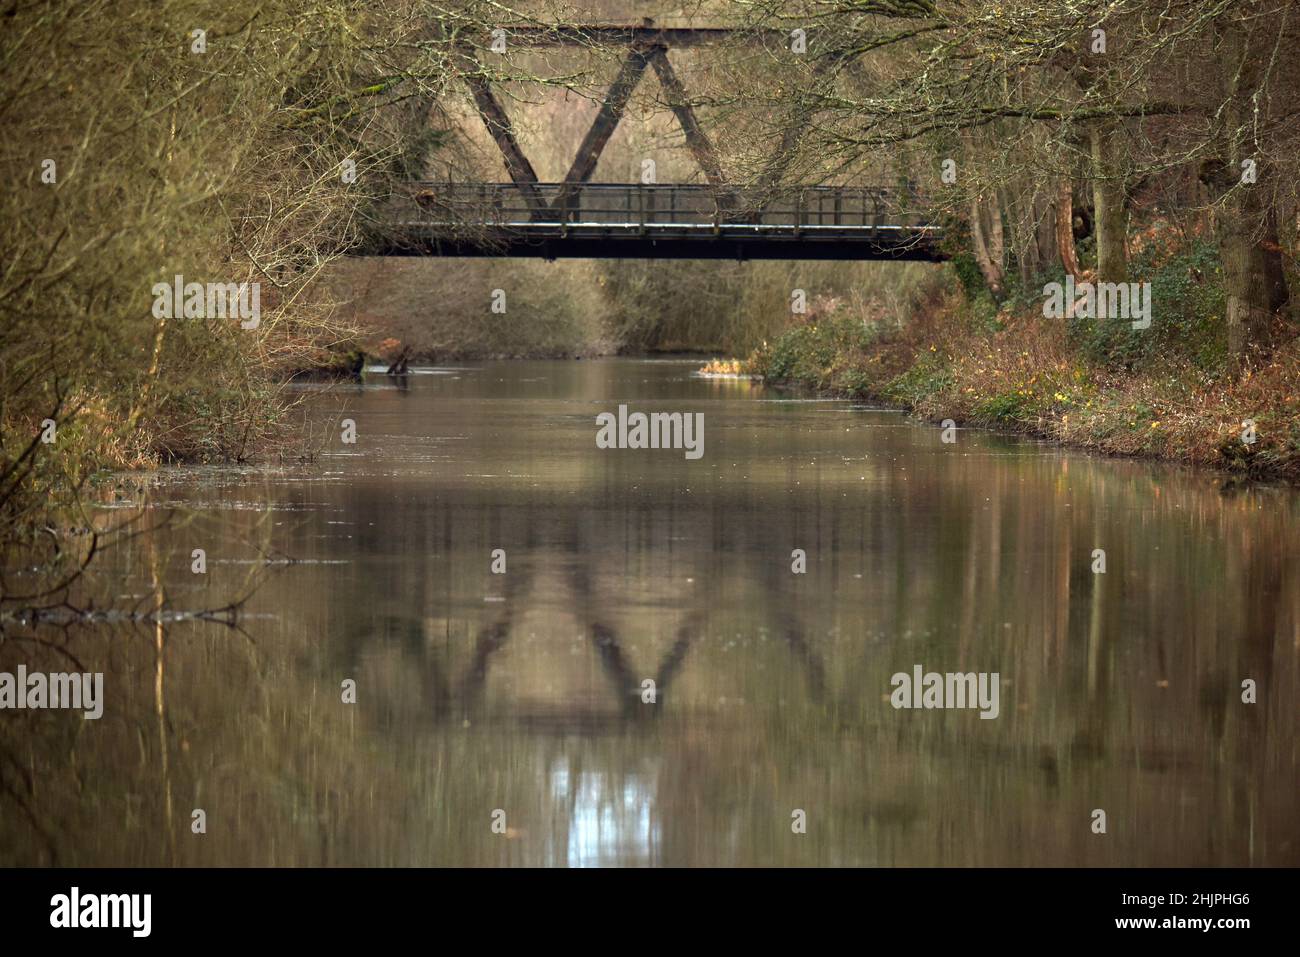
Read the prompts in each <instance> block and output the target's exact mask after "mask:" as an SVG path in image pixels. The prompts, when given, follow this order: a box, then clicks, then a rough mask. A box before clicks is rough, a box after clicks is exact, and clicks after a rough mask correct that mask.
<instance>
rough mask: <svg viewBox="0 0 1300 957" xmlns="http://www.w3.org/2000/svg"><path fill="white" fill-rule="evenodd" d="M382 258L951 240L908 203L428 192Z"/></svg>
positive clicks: (846, 249)
mask: <svg viewBox="0 0 1300 957" xmlns="http://www.w3.org/2000/svg"><path fill="white" fill-rule="evenodd" d="M414 198H415V203H414V204H413V205H412V206H410V207H408V208H406V209H404V210H403V211H402V212H401V213H399V215H398V217H397V219H396V221H395V222H393V223H392V224H391V226H390V229H389V231H388V235H387V236H386V238H384V239H383V240H381V241H380V242H378V244H377V248H375V249H374V250H373V252H374V253H375V254H377V255H387V256H421V255H425V256H427V255H434V256H538V257H543V258H547V259H555V258H602V259H910V260H924V261H936V260H939V259H942V258H944V257H943V254H942V253H941V252H940V250H939V242H940V240H941V239H942V230H941V229H940V228H939V227H937V226H934V225H933V224H931V223H929V222H928V221H927V220H926V219H925V217H924V216H922V215H921V214H919V213H917V212H915V211H914V210H915V208H916V202H915V199H914V197H911V196H910V195H908V194H906V193H904V192H900V191H895V190H890V189H886V188H876V187H838V186H821V187H807V188H802V189H798V190H787V191H782V192H780V193H775V194H767V195H760V194H759V193H757V192H756V191H754V190H746V189H729V188H721V187H714V186H702V185H700V186H696V185H626V184H607V183H537V184H529V183H525V184H521V185H515V184H503V183H484V184H455V185H451V184H435V183H424V184H419V186H418V189H417V191H416V193H415V197H414Z"/></svg>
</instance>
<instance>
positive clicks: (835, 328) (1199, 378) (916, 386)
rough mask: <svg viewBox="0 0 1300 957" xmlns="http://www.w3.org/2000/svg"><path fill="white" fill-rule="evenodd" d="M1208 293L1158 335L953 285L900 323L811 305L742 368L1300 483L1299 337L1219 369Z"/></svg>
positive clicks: (939, 417)
mask: <svg viewBox="0 0 1300 957" xmlns="http://www.w3.org/2000/svg"><path fill="white" fill-rule="evenodd" d="M1155 285H1156V294H1157V301H1159V298H1160V296H1161V293H1162V289H1161V287H1160V285H1159V284H1158V283H1157V284H1155ZM1163 292H1165V293H1169V292H1171V290H1163ZM1213 300H1214V294H1213V290H1212V289H1211V290H1208V291H1206V294H1205V295H1204V296H1203V299H1202V300H1201V301H1195V302H1193V301H1191V300H1190V299H1188V300H1185V301H1184V303H1183V309H1182V311H1181V312H1180V313H1177V314H1175V313H1174V312H1173V311H1172V310H1168V311H1164V312H1163V313H1162V312H1159V311H1158V312H1157V315H1158V316H1159V315H1161V314H1163V315H1165V316H1167V317H1169V316H1175V315H1176V318H1175V319H1172V320H1171V321H1170V325H1169V326H1168V327H1166V328H1164V329H1161V328H1158V323H1159V319H1157V326H1154V327H1153V328H1152V330H1150V332H1151V333H1152V335H1151V336H1150V337H1149V338H1148V339H1147V340H1142V339H1140V338H1138V337H1139V336H1141V333H1139V332H1134V331H1131V330H1129V329H1128V324H1127V323H1120V322H1119V321H1113V322H1112V324H1111V326H1110V327H1105V326H1103V325H1102V324H1101V323H1099V322H1094V323H1083V322H1073V321H1072V322H1066V321H1062V320H1050V319H1044V318H1043V317H1042V311H1041V303H1040V304H1039V305H1038V308H1037V311H1036V312H1035V307H1034V304H1032V303H1029V302H1018V303H1015V302H1013V303H1010V304H1008V305H1005V306H1004V307H1003V308H1001V309H998V310H993V309H991V308H988V305H989V304H987V303H986V304H981V303H979V302H978V301H972V300H971V299H970V298H969V297H968V296H967V295H966V294H965V293H964V292H963V291H962V290H961V289H960V288H958V287H956V286H955V285H952V284H950V285H947V286H940V287H935V288H932V289H930V290H929V291H928V294H927V295H926V296H923V297H921V298H920V299H918V300H917V301H914V302H913V303H912V306H911V313H912V314H911V315H909V316H908V317H907V318H906V320H905V321H903V322H901V323H900V322H898V321H896V320H893V321H891V320H889V319H886V318H884V317H881V316H879V315H875V316H873V315H871V314H869V313H865V312H864V311H863V310H861V309H857V310H851V309H847V308H844V307H843V306H837V307H834V308H831V309H828V310H824V311H820V312H814V313H810V314H809V315H808V316H806V317H802V318H804V319H805V320H806V321H804V322H801V323H800V324H798V325H796V326H793V327H792V328H790V329H788V330H787V331H786V332H785V333H784V334H783V335H781V336H780V337H779V338H777V339H776V340H775V341H774V342H771V343H767V344H764V346H763V347H762V348H760V349H758V350H757V351H756V352H754V353H753V354H752V355H751V356H750V357H749V358H748V360H747V361H745V362H744V364H743V371H745V372H749V373H753V374H756V375H759V376H761V377H762V378H763V379H764V380H765V381H767V382H770V383H773V384H787V385H797V386H801V387H804V388H809V389H812V390H815V391H817V392H818V393H820V394H824V395H833V396H842V397H848V398H861V399H872V400H875V401H884V402H888V403H891V404H894V405H898V406H901V407H903V408H905V409H907V410H909V411H911V412H913V413H915V414H916V415H919V416H922V417H924V418H926V419H929V420H932V421H935V422H941V421H943V420H945V419H951V420H953V421H954V422H956V423H958V424H973V425H979V426H983V427H988V428H995V429H1000V430H1005V431H1010V432H1018V433H1024V434H1032V435H1035V436H1038V437H1041V438H1046V439H1050V440H1053V441H1058V442H1061V443H1063V444H1066V445H1069V446H1072V447H1076V448H1082V449H1089V450H1093V451H1097V452H1102V453H1106V454H1111V455H1126V456H1142V457H1148V458H1155V459H1162V460H1167V461H1175V462H1184V463H1188V464H1193V465H1198V466H1205V467H1211V468H1217V469H1224V470H1227V471H1230V472H1233V473H1236V474H1239V475H1243V476H1245V477H1248V478H1251V479H1258V480H1273V481H1278V480H1280V481H1286V482H1290V483H1300V340H1296V339H1294V338H1292V339H1291V340H1290V341H1284V342H1283V344H1282V345H1280V346H1279V347H1277V348H1276V349H1275V350H1274V351H1273V353H1272V354H1271V355H1270V356H1268V357H1267V358H1266V359H1262V360H1260V361H1258V362H1257V363H1255V364H1254V365H1253V366H1252V367H1250V368H1248V369H1247V370H1246V371H1245V372H1243V373H1242V374H1241V375H1240V376H1239V377H1233V376H1230V375H1228V374H1227V373H1225V372H1219V371H1216V369H1215V366H1216V365H1218V364H1221V363H1220V361H1219V355H1218V353H1217V352H1216V348H1215V343H1214V341H1213V337H1212V336H1207V335H1204V334H1202V330H1203V328H1208V323H1203V322H1202V319H1203V318H1206V319H1208V318H1212V317H1209V316H1203V315H1202V314H1203V313H1207V312H1212V311H1213V305H1214V301H1213ZM982 305H983V308H982ZM1207 307H1208V308H1207Z"/></svg>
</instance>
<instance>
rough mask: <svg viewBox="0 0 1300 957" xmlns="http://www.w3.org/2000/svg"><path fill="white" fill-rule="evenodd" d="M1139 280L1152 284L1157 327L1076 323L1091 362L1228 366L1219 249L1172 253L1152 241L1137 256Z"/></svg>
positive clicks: (1202, 245)
mask: <svg viewBox="0 0 1300 957" xmlns="http://www.w3.org/2000/svg"><path fill="white" fill-rule="evenodd" d="M1130 273H1131V276H1132V281H1134V282H1150V283H1151V326H1150V328H1148V329H1134V328H1133V327H1132V324H1131V323H1129V322H1126V321H1123V320H1115V319H1084V318H1075V319H1072V320H1070V325H1069V328H1070V335H1071V338H1072V339H1073V340H1074V341H1075V342H1076V343H1077V345H1078V347H1079V349H1080V351H1081V353H1082V354H1083V355H1084V356H1085V357H1086V358H1087V359H1088V360H1089V361H1091V362H1094V363H1096V364H1098V365H1102V366H1106V367H1124V368H1129V369H1135V368H1140V367H1149V366H1152V365H1155V364H1158V363H1160V362H1162V361H1167V360H1177V359H1181V360H1187V361H1190V362H1191V363H1192V364H1193V365H1195V366H1196V367H1197V368H1199V369H1202V370H1205V371H1210V372H1213V371H1216V370H1218V369H1219V368H1221V367H1222V364H1223V361H1224V358H1225V356H1226V349H1227V342H1226V338H1225V335H1224V323H1223V316H1224V310H1225V304H1224V294H1223V282H1222V269H1221V268H1220V265H1219V260H1218V254H1217V251H1216V249H1215V246H1214V245H1213V244H1212V243H1209V242H1204V241H1201V242H1197V243H1194V244H1192V245H1191V246H1189V247H1187V248H1186V249H1183V250H1180V251H1178V252H1175V253H1173V254H1172V255H1171V254H1169V252H1168V251H1167V249H1165V248H1164V247H1162V246H1161V245H1160V244H1156V243H1152V244H1150V245H1148V246H1147V247H1146V248H1144V249H1143V250H1142V251H1141V252H1139V253H1138V254H1136V255H1135V256H1133V258H1132V260H1131V262H1130Z"/></svg>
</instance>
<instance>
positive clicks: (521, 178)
mask: <svg viewBox="0 0 1300 957" xmlns="http://www.w3.org/2000/svg"><path fill="white" fill-rule="evenodd" d="M465 85H466V86H468V87H469V91H470V93H471V94H472V95H473V97H474V107H475V109H477V110H478V115H479V118H480V119H482V120H483V125H484V126H486V127H487V131H488V132H489V133H491V134H492V139H493V140H495V141H496V144H497V148H498V149H499V150H501V157H502V159H504V160H505V163H506V172H508V173H509V174H510V180H511V182H513V183H514V184H515V185H516V186H518V187H519V191H520V193H522V194H523V197H524V201H525V202H526V203H527V204H528V208H529V209H530V210H532V211H533V212H534V213H541V212H543V211H544V210H545V209H546V208H547V206H546V203H545V201H544V200H543V199H542V196H541V193H539V192H538V191H537V173H536V171H535V170H534V169H533V164H532V163H530V162H528V157H527V156H525V155H524V151H523V150H522V149H520V148H519V140H517V139H516V138H515V131H514V127H513V126H511V125H510V117H509V116H507V115H506V111H505V110H503V109H502V108H501V104H500V103H499V102H497V98H496V97H495V96H494V95H493V94H492V87H491V85H489V83H488V81H487V80H486V79H484V78H483V76H481V75H480V74H476V73H467V74H466V75H465Z"/></svg>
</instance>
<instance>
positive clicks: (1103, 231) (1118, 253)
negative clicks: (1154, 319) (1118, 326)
mask: <svg viewBox="0 0 1300 957" xmlns="http://www.w3.org/2000/svg"><path fill="white" fill-rule="evenodd" d="M1122 132H1123V126H1122V124H1121V123H1120V122H1119V121H1117V120H1102V121H1099V122H1098V123H1096V124H1094V125H1093V127H1092V129H1091V131H1090V132H1089V141H1090V145H1091V148H1092V204H1093V207H1094V209H1095V215H1096V222H1095V224H1094V228H1095V230H1096V235H1097V279H1098V280H1099V281H1100V282H1127V281H1128V208H1127V203H1126V199H1127V196H1126V195H1125V193H1126V191H1125V189H1124V171H1123V167H1122V165H1121V164H1120V163H1119V161H1118V159H1117V156H1116V152H1117V148H1118V145H1119V141H1120V135H1121V134H1122Z"/></svg>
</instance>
